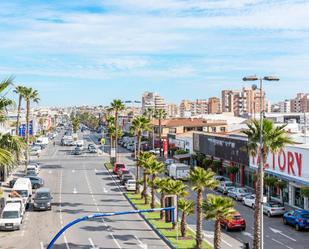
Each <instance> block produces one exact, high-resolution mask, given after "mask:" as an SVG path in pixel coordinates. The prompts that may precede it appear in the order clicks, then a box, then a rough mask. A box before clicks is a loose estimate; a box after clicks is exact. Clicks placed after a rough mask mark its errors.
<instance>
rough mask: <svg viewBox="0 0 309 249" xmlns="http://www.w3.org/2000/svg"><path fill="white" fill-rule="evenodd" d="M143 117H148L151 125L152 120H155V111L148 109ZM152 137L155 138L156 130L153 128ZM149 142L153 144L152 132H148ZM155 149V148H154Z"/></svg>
mask: <svg viewBox="0 0 309 249" xmlns="http://www.w3.org/2000/svg"><path fill="white" fill-rule="evenodd" d="M143 115H144V116H145V117H147V119H148V120H149V122H150V123H151V121H152V119H153V118H154V116H155V110H154V108H152V107H148V108H147V109H146V110H145V112H144V113H143ZM152 136H153V137H154V130H153V127H152ZM148 142H149V143H151V141H150V132H148ZM153 149H154V148H153Z"/></svg>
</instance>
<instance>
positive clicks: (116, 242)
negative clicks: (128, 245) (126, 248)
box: [110, 233, 122, 249]
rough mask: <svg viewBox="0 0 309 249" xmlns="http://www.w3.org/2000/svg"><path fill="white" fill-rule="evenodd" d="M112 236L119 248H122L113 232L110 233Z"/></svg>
mask: <svg viewBox="0 0 309 249" xmlns="http://www.w3.org/2000/svg"><path fill="white" fill-rule="evenodd" d="M110 236H111V237H112V238H113V240H114V242H115V244H116V245H117V246H118V248H119V249H121V248H122V247H121V246H120V245H119V243H118V241H117V240H116V239H115V237H114V235H113V234H112V233H110Z"/></svg>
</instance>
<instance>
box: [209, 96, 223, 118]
mask: <svg viewBox="0 0 309 249" xmlns="http://www.w3.org/2000/svg"><path fill="white" fill-rule="evenodd" d="M220 112H221V107H220V99H219V98H217V97H211V98H209V99H208V113H209V114H216V113H220Z"/></svg>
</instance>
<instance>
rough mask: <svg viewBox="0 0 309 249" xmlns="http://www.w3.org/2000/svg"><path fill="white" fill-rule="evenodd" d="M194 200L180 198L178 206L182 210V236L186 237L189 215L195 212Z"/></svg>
mask: <svg viewBox="0 0 309 249" xmlns="http://www.w3.org/2000/svg"><path fill="white" fill-rule="evenodd" d="M194 205H195V203H194V201H191V200H187V199H180V200H179V201H178V208H179V210H181V212H182V214H181V222H180V231H181V237H183V238H185V237H186V232H187V216H189V215H192V214H194Z"/></svg>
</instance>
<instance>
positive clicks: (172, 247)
mask: <svg viewBox="0 0 309 249" xmlns="http://www.w3.org/2000/svg"><path fill="white" fill-rule="evenodd" d="M123 195H124V196H125V198H126V199H127V200H128V202H129V203H130V204H131V206H132V207H133V208H134V209H135V210H137V208H136V207H135V205H134V204H133V202H132V201H131V200H130V198H129V197H128V196H127V194H126V193H123ZM139 215H140V216H141V217H142V218H143V220H144V221H145V222H146V223H147V224H148V226H150V227H151V229H152V230H153V231H154V232H155V233H156V234H157V235H158V236H159V237H160V239H162V240H163V241H164V242H165V243H166V244H167V245H168V246H169V248H171V249H177V247H175V246H174V245H173V244H172V242H170V241H169V240H168V239H167V238H166V237H165V236H164V235H163V234H162V233H161V232H160V231H159V230H158V229H156V228H155V227H154V226H153V225H152V224H151V223H150V221H149V220H148V219H147V218H146V217H145V216H144V215H143V214H142V213H139Z"/></svg>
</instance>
